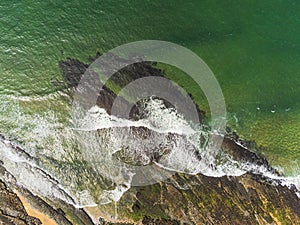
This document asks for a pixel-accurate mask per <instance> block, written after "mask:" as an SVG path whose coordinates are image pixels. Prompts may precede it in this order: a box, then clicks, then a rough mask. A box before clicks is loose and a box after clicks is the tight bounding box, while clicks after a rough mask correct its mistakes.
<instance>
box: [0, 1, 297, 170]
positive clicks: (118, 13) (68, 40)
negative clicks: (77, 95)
mask: <svg viewBox="0 0 300 225" xmlns="http://www.w3.org/2000/svg"><path fill="white" fill-rule="evenodd" d="M299 28H300V3H299V2H298V1H296V0H286V1H279V0H265V1H252V0H251V1H250V0H243V1H223V0H219V1H211V0H206V1H202V0H193V1H178V0H172V1H171V0H166V1H161V0H152V1H145V0H143V1H139V0H134V1H133V0H127V1H114V0H112V1H78V0H77V1H58V0H51V1H14V0H10V1H7V0H3V1H1V3H0V40H1V42H0V95H1V107H0V109H1V113H0V114H1V117H2V119H0V121H1V126H0V129H1V130H9V129H10V128H11V126H12V125H11V123H12V121H13V120H14V117H13V118H10V120H12V121H10V120H9V121H8V120H7V117H6V115H8V114H9V113H10V111H11V110H13V109H11V110H10V107H11V104H14V103H16V102H15V101H12V103H10V102H9V100H8V99H11V96H16V97H20V96H21V97H24V96H27V97H28V99H29V100H26V101H20V102H17V103H18V104H20V107H21V109H22V110H21V112H22V113H25V114H26V113H33V112H44V111H47V110H48V109H50V108H52V109H55V110H56V111H58V112H62V113H64V110H62V108H63V107H62V105H61V104H62V103H61V101H60V98H59V97H58V99H55V98H54V99H51V100H48V99H47V98H45V99H46V100H44V99H40V98H41V97H42V96H49V95H51V94H53V93H56V92H57V90H58V89H59V88H58V87H55V86H53V85H52V83H51V81H54V80H56V79H61V73H60V71H59V68H58V62H59V61H60V60H63V59H65V58H66V57H73V58H78V59H80V60H82V61H86V62H87V58H88V57H89V56H93V55H95V54H96V52H97V51H100V52H105V51H108V50H110V49H112V48H114V47H117V46H118V45H121V44H125V43H128V42H132V41H138V40H146V39H155V40H165V41H170V42H174V43H177V44H180V45H183V46H185V47H187V48H189V49H191V50H192V51H194V52H195V53H196V54H198V55H199V56H200V57H201V58H202V59H203V60H204V61H205V62H206V63H207V64H208V66H209V67H210V68H211V69H212V71H213V72H214V74H215V75H216V77H217V79H218V81H219V83H220V85H221V87H222V90H223V93H224V96H225V100H226V104H227V111H228V124H229V126H230V127H231V128H233V129H234V130H237V131H238V133H239V134H240V135H241V136H242V137H243V138H246V139H251V140H255V141H256V142H257V143H258V145H261V146H262V147H263V153H264V154H265V155H267V156H268V158H269V159H270V161H271V163H272V164H273V165H275V166H278V167H282V168H283V169H284V170H285V171H287V172H289V173H295V174H299V172H300V169H299V168H298V163H299V161H300V102H299V99H300V85H299V84H300V29H299ZM166 71H167V74H168V76H169V77H170V78H172V79H174V80H175V81H178V82H179V83H180V84H181V85H182V86H184V87H185V88H186V89H187V90H188V91H189V92H191V93H192V94H193V95H194V96H196V102H198V103H199V104H200V107H201V108H203V109H205V110H206V111H209V109H208V106H207V103H206V101H205V99H204V97H203V94H202V93H201V91H200V90H198V89H197V87H196V86H195V84H194V83H193V82H192V81H190V80H189V79H186V77H184V75H183V74H182V73H180V72H179V71H177V70H176V69H172V68H166ZM54 95H55V94H54ZM30 99H31V100H30ZM32 99H35V100H32ZM36 99H38V100H36ZM17 103H16V104H17ZM9 115H14V116H16V115H15V114H9ZM3 118H6V119H3Z"/></svg>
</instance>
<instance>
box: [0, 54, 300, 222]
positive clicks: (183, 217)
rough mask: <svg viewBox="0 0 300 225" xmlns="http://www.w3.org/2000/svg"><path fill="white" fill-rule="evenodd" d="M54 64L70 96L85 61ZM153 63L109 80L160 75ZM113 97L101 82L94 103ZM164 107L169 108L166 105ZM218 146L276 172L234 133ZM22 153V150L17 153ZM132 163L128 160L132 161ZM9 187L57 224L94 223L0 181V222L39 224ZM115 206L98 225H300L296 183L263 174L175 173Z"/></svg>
mask: <svg viewBox="0 0 300 225" xmlns="http://www.w3.org/2000/svg"><path fill="white" fill-rule="evenodd" d="M97 56H99V54H98V55H97ZM91 60H93V59H91ZM59 66H60V69H61V71H62V73H63V78H64V81H63V82H55V84H56V85H62V84H63V85H62V86H63V87H64V88H68V92H69V93H70V94H72V90H71V89H70V88H72V87H75V86H76V85H77V84H78V82H79V81H80V78H81V76H82V74H83V73H84V72H85V70H86V69H87V67H88V64H85V63H82V62H80V61H78V60H76V59H70V58H68V59H67V60H66V61H63V62H60V64H59ZM154 66H155V65H153V64H151V63H140V64H134V65H132V66H129V67H127V68H125V69H123V70H122V71H120V72H119V73H118V74H117V75H116V76H114V77H113V78H112V81H113V82H118V84H119V85H120V87H122V86H125V85H126V84H128V83H130V82H131V81H132V80H134V79H137V78H140V77H143V76H153V75H154V76H164V73H163V71H161V70H159V69H157V68H155V67H154ZM115 97H116V93H114V92H113V91H112V90H111V89H110V88H109V87H106V86H105V87H104V88H103V90H102V91H101V93H100V94H99V98H98V105H99V106H100V107H102V108H105V109H106V110H107V112H108V113H110V109H111V106H112V102H113V100H114V99H115ZM124 101H125V100H124ZM166 105H167V107H171V105H168V104H167V103H166ZM198 112H199V117H200V119H201V121H202V120H203V119H204V115H205V114H204V112H203V111H201V110H199V109H198ZM142 114H143V109H142V108H141V106H140V105H139V103H137V104H136V105H135V106H134V107H133V109H132V111H131V119H132V120H137V119H139V118H140V117H141V116H142ZM132 135H133V136H134V135H136V136H137V137H138V138H147V137H148V136H149V135H151V131H150V130H149V129H147V128H144V127H139V128H133V129H132ZM222 148H223V150H224V151H226V152H228V153H229V154H230V155H231V156H233V158H234V159H236V160H238V161H242V162H246V163H252V164H255V165H257V166H262V167H264V168H266V170H267V171H269V172H270V173H272V174H275V175H279V174H278V173H277V171H276V170H275V169H274V168H272V167H271V166H270V165H269V163H268V161H267V159H266V158H265V157H263V156H262V155H260V154H259V153H257V152H254V151H252V150H253V148H252V143H250V142H245V141H243V140H240V139H239V138H238V136H237V135H236V134H234V133H231V134H230V135H227V136H226V137H225V139H224V142H223V144H222ZM21 150H22V149H20V151H21ZM162 150H163V149H159V151H157V152H156V153H155V154H153V155H151V157H152V158H151V160H152V161H159V160H160V158H161V157H162V156H163V155H164V154H168V152H169V151H170V149H165V150H166V151H162ZM123 151H126V149H125V150H123ZM125 153H126V152H119V153H117V154H116V155H115V157H119V159H120V160H124V161H126V160H128V159H126V158H125V159H124V157H123V156H124V155H126V154H125ZM22 154H25V153H24V152H23V151H22ZM199 160H200V158H199ZM134 161H135V160H132V161H130V162H129V163H132V164H133V163H134ZM0 174H2V175H3V177H5V176H4V175H5V174H7V171H5V168H3V167H1V165H0ZM12 189H14V190H17V191H18V192H20V193H21V194H22V195H24V196H26V198H27V199H28V200H29V201H30V202H31V204H32V205H33V206H34V207H35V208H38V209H40V211H42V212H43V213H45V214H47V215H48V216H49V217H51V218H53V219H54V220H55V221H56V222H57V224H82V225H86V224H87V225H89V224H94V222H95V221H94V222H93V221H92V220H91V219H90V217H89V215H88V214H87V213H86V211H85V210H83V209H76V208H74V207H73V206H71V205H68V204H66V203H65V202H62V201H59V200H57V199H42V198H40V197H38V196H35V195H33V194H32V193H31V192H29V191H28V190H26V189H24V188H22V187H19V186H18V185H17V184H16V183H14V182H9V181H8V180H4V179H2V180H0V224H17V225H18V224H41V222H40V221H39V220H38V219H36V218H33V217H31V216H29V215H28V214H27V212H26V210H25V208H24V206H23V205H22V202H21V201H20V199H19V198H18V196H17V195H16V194H15V193H14V192H13V191H12ZM115 207H117V210H118V216H119V217H118V219H119V221H118V222H115V223H114V222H113V219H111V218H106V219H104V218H100V219H99V221H98V224H101V225H102V224H103V225H104V224H107V225H110V224H120V225H121V224H149V225H152V224H160V225H164V224H166V225H167V224H174V225H177V224H214V225H215V224H300V200H299V198H298V197H297V195H296V189H295V187H292V186H291V187H287V186H282V185H280V182H277V181H276V180H270V179H266V177H264V176H263V175H262V174H258V173H252V172H251V171H249V172H248V173H247V174H244V175H242V176H239V177H230V176H224V177H219V178H214V177H207V176H204V175H201V174H197V175H187V174H181V173H177V174H175V175H173V176H172V177H171V178H170V179H168V180H166V181H165V182H159V183H156V184H153V185H148V186H143V187H132V188H130V189H129V190H128V191H127V192H126V193H125V194H124V195H123V196H122V198H121V200H120V201H119V202H118V203H116V205H113V206H112V207H111V208H112V214H113V213H114V212H115ZM98 209H99V210H100V211H101V210H102V212H104V211H106V210H108V211H109V210H110V208H109V207H108V206H99V208H98ZM102 215H103V214H102ZM108 220H111V221H110V222H109V221H108Z"/></svg>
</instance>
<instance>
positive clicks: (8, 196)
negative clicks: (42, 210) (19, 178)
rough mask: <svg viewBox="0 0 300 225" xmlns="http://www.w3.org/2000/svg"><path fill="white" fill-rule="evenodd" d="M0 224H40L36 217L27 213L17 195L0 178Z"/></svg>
mask: <svg viewBox="0 0 300 225" xmlns="http://www.w3.org/2000/svg"><path fill="white" fill-rule="evenodd" d="M0 224H5V225H13V224H16V225H25V224H30V225H40V224H42V223H41V221H40V220H38V219H37V218H34V217H31V216H29V215H28V214H27V212H26V210H25V208H24V207H23V205H22V202H21V201H20V199H19V198H18V196H17V195H16V194H15V193H14V192H13V191H12V190H10V189H9V188H8V187H7V186H6V184H5V183H4V182H3V181H1V180H0Z"/></svg>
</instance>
